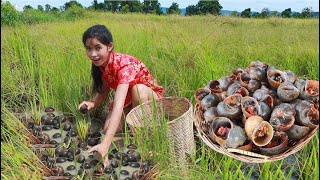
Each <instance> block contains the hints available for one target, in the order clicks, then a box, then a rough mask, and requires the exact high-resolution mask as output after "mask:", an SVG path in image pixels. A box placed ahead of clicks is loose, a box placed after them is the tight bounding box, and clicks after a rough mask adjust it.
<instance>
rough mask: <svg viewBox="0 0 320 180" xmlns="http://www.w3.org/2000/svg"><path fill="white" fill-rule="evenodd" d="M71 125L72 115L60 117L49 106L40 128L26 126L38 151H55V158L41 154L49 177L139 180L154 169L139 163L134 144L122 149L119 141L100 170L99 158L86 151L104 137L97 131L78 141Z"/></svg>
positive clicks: (148, 163)
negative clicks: (106, 163) (105, 165)
mask: <svg viewBox="0 0 320 180" xmlns="http://www.w3.org/2000/svg"><path fill="white" fill-rule="evenodd" d="M73 121H75V116H74V115H70V114H60V113H59V112H58V111H57V110H56V109H55V108H53V107H51V106H48V107H46V108H45V109H44V111H43V112H42V113H41V116H40V124H35V123H34V122H29V123H28V124H27V125H26V126H27V128H28V130H29V132H31V134H32V135H33V137H34V139H35V142H32V144H36V145H38V147H40V148H42V147H43V148H49V149H50V148H54V153H53V154H54V155H49V153H42V154H40V159H41V161H42V162H43V164H45V165H46V166H47V167H48V168H49V169H50V170H51V174H50V175H51V176H59V177H61V178H64V179H68V178H69V179H71V178H73V177H76V176H78V175H79V176H81V175H85V176H92V177H104V178H105V179H110V178H111V179H119V178H121V179H126V180H129V179H141V178H142V177H144V175H145V174H146V173H147V172H149V170H150V169H151V168H152V167H153V165H152V164H151V163H150V161H147V160H144V161H142V158H141V155H140V153H139V152H138V151H137V146H135V145H134V144H129V145H128V146H126V147H122V146H124V145H123V140H122V139H118V140H117V141H119V142H117V143H118V144H119V145H118V146H119V147H118V146H117V145H115V147H114V148H113V149H112V150H111V151H110V153H109V154H108V159H109V164H108V166H107V167H103V165H102V158H101V156H100V154H99V153H97V152H94V153H88V152H87V151H88V150H89V148H90V147H92V146H95V145H97V144H99V143H100V142H101V139H102V138H103V137H102V136H104V135H103V134H102V133H101V132H100V131H96V132H89V133H88V134H87V135H86V137H85V139H84V140H81V139H80V138H79V136H78V133H77V131H76V128H75V126H74V125H73V123H72V122H73ZM120 141H121V142H120ZM117 143H115V144H117ZM39 145H40V146H39ZM120 146H121V147H120ZM122 151H123V152H122ZM124 152H126V153H124ZM48 175H49V174H48Z"/></svg>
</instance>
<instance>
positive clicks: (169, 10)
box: [167, 2, 181, 14]
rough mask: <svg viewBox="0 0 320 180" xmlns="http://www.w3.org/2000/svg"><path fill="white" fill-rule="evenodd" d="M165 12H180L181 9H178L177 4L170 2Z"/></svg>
mask: <svg viewBox="0 0 320 180" xmlns="http://www.w3.org/2000/svg"><path fill="white" fill-rule="evenodd" d="M167 14H181V9H179V4H177V3H175V2H174V3H172V4H171V6H170V7H169V8H168V9H167Z"/></svg>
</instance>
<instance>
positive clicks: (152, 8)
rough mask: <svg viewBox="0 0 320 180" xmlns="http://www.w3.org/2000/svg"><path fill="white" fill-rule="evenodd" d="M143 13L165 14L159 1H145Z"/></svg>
mask: <svg viewBox="0 0 320 180" xmlns="http://www.w3.org/2000/svg"><path fill="white" fill-rule="evenodd" d="M142 12H143V13H146V14H158V15H161V14H163V13H162V11H161V9H160V3H159V2H158V0H152V1H151V0H144V1H143V3H142Z"/></svg>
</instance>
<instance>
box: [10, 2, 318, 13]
mask: <svg viewBox="0 0 320 180" xmlns="http://www.w3.org/2000/svg"><path fill="white" fill-rule="evenodd" d="M4 1H9V2H10V3H11V4H13V5H14V6H15V7H16V9H17V10H19V11H22V9H23V7H24V6H25V5H31V6H32V7H34V8H37V6H38V5H42V6H43V7H44V5H46V4H49V5H50V6H51V7H57V8H59V7H60V6H63V5H64V4H65V3H66V2H68V0H4ZM77 1H78V2H79V3H80V4H81V5H82V6H84V7H88V6H91V5H92V2H93V0H77ZM103 1H104V0H98V3H100V2H103ZM140 1H141V2H143V0H140ZM198 1H199V0H159V1H158V2H159V3H160V4H161V7H170V5H171V4H172V3H173V2H175V3H178V5H179V8H185V7H187V6H189V5H196V4H197V3H198ZM219 3H220V5H221V6H222V7H223V8H222V9H223V10H231V11H234V10H235V11H238V12H241V11H243V10H245V9H247V8H251V11H256V12H261V10H262V9H263V8H268V9H269V10H270V11H279V12H282V11H283V10H285V9H287V8H291V11H296V12H301V11H302V9H303V8H305V7H309V8H310V7H311V9H312V11H314V12H319V1H318V0H220V1H219Z"/></svg>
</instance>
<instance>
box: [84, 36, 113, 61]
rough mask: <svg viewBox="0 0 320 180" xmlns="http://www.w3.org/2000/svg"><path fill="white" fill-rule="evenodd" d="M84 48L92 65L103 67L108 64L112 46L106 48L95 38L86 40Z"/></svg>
mask: <svg viewBox="0 0 320 180" xmlns="http://www.w3.org/2000/svg"><path fill="white" fill-rule="evenodd" d="M85 48H86V53H87V56H88V57H89V59H90V60H91V62H92V63H93V64H94V65H96V66H102V67H105V66H106V65H107V64H108V62H109V59H110V54H111V51H112V49H113V44H112V43H110V44H109V45H108V46H106V45H104V44H102V43H101V42H100V41H99V40H97V39H96V38H90V39H87V40H86V43H85Z"/></svg>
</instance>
